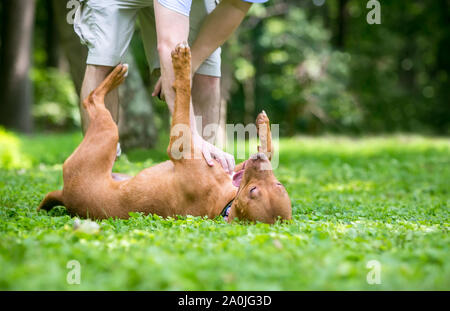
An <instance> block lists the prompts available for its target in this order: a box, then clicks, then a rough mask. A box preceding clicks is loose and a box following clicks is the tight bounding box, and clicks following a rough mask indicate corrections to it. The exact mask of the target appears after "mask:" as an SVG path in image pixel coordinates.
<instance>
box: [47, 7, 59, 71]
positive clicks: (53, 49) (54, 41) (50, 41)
mask: <svg viewBox="0 0 450 311" xmlns="http://www.w3.org/2000/svg"><path fill="white" fill-rule="evenodd" d="M45 10H46V12H47V20H46V25H45V49H46V51H47V61H46V65H47V67H54V68H58V67H59V65H60V53H59V44H58V30H57V29H56V28H57V26H56V23H55V16H54V15H53V13H52V12H53V3H52V0H45Z"/></svg>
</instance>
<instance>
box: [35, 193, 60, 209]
mask: <svg viewBox="0 0 450 311" xmlns="http://www.w3.org/2000/svg"><path fill="white" fill-rule="evenodd" d="M58 205H61V206H64V202H63V193H62V191H61V190H56V191H52V192H50V193H48V194H47V195H46V196H45V198H44V200H42V202H41V204H39V207H38V208H37V211H38V212H39V211H40V210H41V209H45V210H46V211H49V210H51V209H52V208H53V207H55V206H58Z"/></svg>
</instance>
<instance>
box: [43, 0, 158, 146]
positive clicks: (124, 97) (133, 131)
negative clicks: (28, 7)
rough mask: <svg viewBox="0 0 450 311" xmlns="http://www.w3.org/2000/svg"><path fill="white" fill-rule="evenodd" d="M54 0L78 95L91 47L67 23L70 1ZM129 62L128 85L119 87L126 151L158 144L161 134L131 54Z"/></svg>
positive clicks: (122, 141)
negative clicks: (157, 129) (67, 6)
mask: <svg viewBox="0 0 450 311" xmlns="http://www.w3.org/2000/svg"><path fill="white" fill-rule="evenodd" d="M52 1H53V10H54V11H53V15H54V18H55V21H56V24H57V26H58V27H57V28H58V32H59V36H58V37H59V40H60V43H61V45H62V47H63V51H64V54H65V55H66V57H67V59H68V61H69V65H70V74H71V76H72V80H73V82H74V84H75V88H76V90H77V94H80V91H81V85H82V82H83V78H84V72H85V69H86V58H87V52H88V50H87V47H86V46H84V45H82V44H81V43H80V39H79V37H78V36H77V34H76V33H75V31H74V29H73V25H71V24H69V23H67V20H66V19H67V14H68V12H69V11H68V9H67V8H66V4H67V1H61V0H52ZM125 62H126V63H128V64H129V65H130V71H129V74H128V78H127V79H126V80H125V83H124V85H123V86H121V88H120V89H119V101H120V103H121V107H122V109H121V110H120V115H119V120H120V121H119V133H120V144H121V147H122V150H124V151H126V150H127V149H130V148H138V147H141V148H151V147H153V146H154V145H155V143H156V136H157V133H156V127H155V123H154V113H153V107H152V102H151V98H150V96H149V93H148V90H147V88H146V87H145V85H144V82H143V80H142V77H141V76H140V74H139V71H138V70H137V68H136V64H135V61H134V57H133V56H132V55H131V54H127V56H126V59H125Z"/></svg>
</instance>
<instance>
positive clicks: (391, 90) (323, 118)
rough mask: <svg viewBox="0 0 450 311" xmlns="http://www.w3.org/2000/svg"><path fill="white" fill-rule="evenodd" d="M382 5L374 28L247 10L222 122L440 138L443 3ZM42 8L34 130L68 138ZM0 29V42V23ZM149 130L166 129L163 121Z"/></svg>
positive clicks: (444, 114)
mask: <svg viewBox="0 0 450 311" xmlns="http://www.w3.org/2000/svg"><path fill="white" fill-rule="evenodd" d="M194 1H196V0H194ZM30 2H31V1H30ZM380 2H381V24H379V25H376V24H374V25H369V24H368V23H367V21H366V16H367V13H368V12H369V11H370V9H368V8H366V5H367V1H361V0H326V1H325V0H303V1H299V0H271V1H269V2H268V3H266V4H255V5H253V6H252V8H251V10H250V12H249V15H248V17H247V18H246V20H245V21H244V22H243V24H242V25H241V27H240V28H239V29H238V31H237V32H236V33H235V35H234V36H233V37H232V38H231V39H230V40H229V41H228V42H227V43H226V44H225V46H224V47H223V53H222V57H223V65H222V66H223V77H222V83H223V84H224V85H225V87H223V88H222V93H223V94H222V96H223V97H224V98H226V99H227V113H228V117H227V118H228V122H229V123H249V122H252V121H253V120H254V118H255V116H256V114H257V113H258V112H259V111H261V110H263V109H264V110H266V111H267V113H268V114H269V116H270V117H271V120H272V122H273V123H279V124H280V133H281V134H282V135H286V136H290V135H295V134H297V133H308V134H320V133H324V132H338V133H350V134H361V133H386V132H398V131H401V132H420V133H425V134H439V135H448V134H449V133H450V126H449V119H450V105H449V95H450V94H449V92H450V85H449V69H450V64H449V62H450V61H449V57H448V51H449V50H450V49H449V47H450V27H449V21H450V16H449V15H450V13H449V12H450V9H449V8H450V5H449V1H447V0H436V1H432V2H427V1H419V0H414V1H407V2H404V1H380ZM2 3H3V1H2ZM49 5H51V1H50V0H48V1H47V0H36V9H35V21H34V27H33V32H34V33H33V34H34V36H33V37H34V39H33V46H32V69H31V71H30V77H31V81H32V84H33V94H32V95H33V97H34V99H33V104H32V108H31V112H32V116H33V120H34V128H35V130H36V129H37V130H38V131H39V130H53V131H54V130H71V129H75V128H76V127H78V126H79V122H80V121H79V114H78V107H77V106H78V102H79V99H78V97H77V91H76V89H77V88H76V85H74V83H73V81H72V80H73V75H72V76H71V75H70V73H69V72H70V69H69V67H70V64H69V63H68V61H67V60H66V59H65V58H64V53H62V52H61V48H60V46H59V40H58V37H57V36H58V34H57V32H56V31H55V28H57V24H56V23H55V18H54V14H52V11H51V9H50V8H49ZM2 7H3V6H0V10H2V12H0V13H2V14H3V16H5V14H6V12H5V11H6V9H4V8H2ZM1 27H2V34H3V35H2V38H5V33H6V32H7V29H5V28H6V27H7V25H6V26H5V23H2V26H1ZM139 32H140V31H139V25H138V27H137V29H136V34H135V37H134V39H133V41H132V44H131V47H130V51H129V52H130V54H131V55H132V57H134V60H135V63H136V67H137V68H136V69H137V72H139V73H140V76H141V78H142V81H143V83H144V85H146V86H148V90H147V91H150V85H151V84H152V81H151V78H150V76H149V74H148V72H149V71H148V65H147V63H146V59H145V55H144V51H143V46H142V42H141V39H140V33H139ZM1 46H2V48H3V40H2V42H1ZM2 104H3V103H1V104H0V106H1V105H2ZM123 104H124V105H126V103H123ZM145 104H148V103H145ZM152 107H153V113H154V114H155V116H154V119H156V120H166V121H167V120H168V110H167V108H166V107H165V104H164V103H161V102H159V101H155V100H154V99H153V100H152ZM0 123H1V122H0ZM6 126H7V127H8V124H6ZM156 126H157V127H158V130H167V122H157V124H156Z"/></svg>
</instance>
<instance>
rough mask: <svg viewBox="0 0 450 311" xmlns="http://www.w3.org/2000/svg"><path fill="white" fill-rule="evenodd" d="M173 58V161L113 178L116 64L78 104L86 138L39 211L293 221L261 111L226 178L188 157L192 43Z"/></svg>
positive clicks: (121, 73)
mask: <svg viewBox="0 0 450 311" xmlns="http://www.w3.org/2000/svg"><path fill="white" fill-rule="evenodd" d="M172 62H173V67H174V70H175V83H174V89H175V91H176V99H175V111H174V113H173V119H172V128H171V137H170V143H169V147H168V150H167V152H168V154H169V158H170V161H166V162H163V163H160V164H158V165H155V166H153V167H150V168H147V169H145V170H143V171H142V172H140V173H139V174H137V175H136V176H135V177H133V178H131V177H130V178H124V179H122V180H115V179H114V178H113V177H112V176H111V170H112V167H113V164H114V161H115V156H116V146H117V142H118V139H119V135H118V130H117V126H116V124H115V123H114V121H113V119H112V117H111V115H110V113H109V111H108V110H107V109H106V108H105V104H104V98H105V95H106V94H107V93H108V92H109V91H111V90H112V89H114V88H116V87H117V86H119V85H120V84H121V83H122V82H123V81H124V80H125V76H126V72H127V67H126V66H124V65H118V66H117V67H116V68H115V69H114V70H113V71H112V72H111V74H110V75H109V76H108V77H107V78H106V79H105V80H104V81H103V82H102V84H101V85H100V86H99V87H98V88H97V89H95V90H94V91H93V92H92V93H91V94H90V95H89V97H88V98H87V99H85V100H84V101H83V105H84V107H85V108H86V110H87V112H88V114H89V118H90V122H89V128H88V130H87V133H86V136H85V137H84V139H83V141H82V142H81V144H80V145H79V146H78V148H77V149H76V150H75V151H74V153H73V154H72V155H71V156H70V157H69V158H68V159H67V160H66V161H65V162H64V166H63V179H64V189H63V190H57V191H53V192H50V193H49V194H47V196H46V197H45V198H44V200H43V201H42V202H41V204H40V206H39V208H38V210H40V209H45V210H50V209H51V208H52V207H54V206H56V205H63V206H65V207H66V208H67V210H68V212H69V213H70V214H71V215H78V216H80V217H90V218H93V219H104V218H109V217H119V218H128V217H129V215H128V214H129V212H143V213H144V214H157V215H160V216H163V217H168V216H176V215H193V216H205V215H206V216H208V217H209V218H214V217H216V216H218V215H221V214H222V215H223V216H225V217H226V219H227V221H228V222H230V221H231V220H233V219H234V218H236V217H237V218H239V219H247V220H250V221H260V222H265V223H274V222H275V220H276V219H277V218H278V217H281V219H291V214H292V210H291V201H290V199H289V196H288V193H287V192H286V190H285V188H284V187H283V186H282V185H281V183H280V182H279V181H278V180H277V179H276V178H275V176H274V175H273V172H272V169H271V166H270V158H271V154H272V143H271V135H270V130H269V119H268V118H267V115H266V114H265V113H264V112H263V113H261V114H259V116H258V118H257V121H256V122H257V125H258V127H259V135H260V141H261V146H260V147H259V148H258V149H259V153H258V154H256V155H255V156H252V157H251V158H250V159H249V160H247V161H245V162H243V163H241V164H239V165H238V166H237V167H236V170H235V174H234V177H233V179H231V178H230V176H229V175H228V174H226V173H225V171H224V170H223V169H222V167H221V166H220V165H214V166H212V167H210V166H208V165H207V163H206V162H205V160H204V159H202V158H201V157H194V156H193V155H194V154H197V155H198V154H201V153H199V152H198V150H195V148H194V147H193V145H192V143H191V134H190V129H189V124H190V122H189V106H190V96H191V94H190V89H191V87H190V85H191V84H190V72H191V68H190V66H191V55H190V50H189V47H187V46H186V45H184V44H181V45H178V46H177V47H176V48H175V50H174V51H173V52H172ZM182 127H185V128H187V129H188V131H184V132H182V134H179V132H178V133H177V130H176V129H177V128H178V129H179V128H182ZM261 129H262V130H261ZM180 141H182V142H183V141H184V142H187V143H186V144H180ZM263 166H264V167H263ZM263 168H265V169H263ZM267 168H269V169H267Z"/></svg>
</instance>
